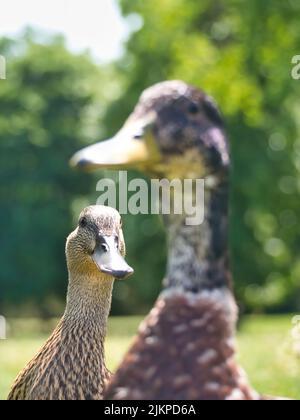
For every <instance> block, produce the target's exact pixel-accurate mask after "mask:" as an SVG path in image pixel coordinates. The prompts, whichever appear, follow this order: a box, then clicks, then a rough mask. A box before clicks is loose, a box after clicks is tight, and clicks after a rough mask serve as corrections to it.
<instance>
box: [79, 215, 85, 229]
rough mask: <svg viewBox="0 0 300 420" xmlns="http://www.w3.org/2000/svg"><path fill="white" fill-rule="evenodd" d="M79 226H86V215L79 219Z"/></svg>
mask: <svg viewBox="0 0 300 420" xmlns="http://www.w3.org/2000/svg"><path fill="white" fill-rule="evenodd" d="M79 226H80V227H83V228H84V227H86V226H87V219H86V217H82V218H81V219H80V220H79Z"/></svg>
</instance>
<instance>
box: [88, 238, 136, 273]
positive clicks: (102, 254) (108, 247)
mask: <svg viewBox="0 0 300 420" xmlns="http://www.w3.org/2000/svg"><path fill="white" fill-rule="evenodd" d="M92 259H93V261H94V263H95V264H96V266H97V267H98V270H99V271H101V273H105V274H109V275H110V276H112V277H114V278H115V279H118V280H123V279H126V278H127V277H129V276H131V275H132V274H133V273H134V270H133V268H131V267H130V266H129V265H128V264H127V262H126V261H125V259H124V258H123V257H122V255H121V254H120V252H119V250H118V249H117V247H116V243H115V238H114V237H109V236H104V237H102V242H101V243H99V244H97V246H96V249H95V251H94V253H93V254H92Z"/></svg>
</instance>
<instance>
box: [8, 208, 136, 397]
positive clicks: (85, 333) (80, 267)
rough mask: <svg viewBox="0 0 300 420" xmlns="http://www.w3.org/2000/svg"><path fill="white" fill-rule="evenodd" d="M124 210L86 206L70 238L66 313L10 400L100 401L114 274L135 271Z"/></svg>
mask: <svg viewBox="0 0 300 420" xmlns="http://www.w3.org/2000/svg"><path fill="white" fill-rule="evenodd" d="M124 255H125V244H124V239H123V233H122V228H121V218H120V215H119V213H118V212H117V211H116V210H114V209H112V208H109V207H102V206H92V207H88V208H87V209H85V210H84V211H83V212H82V214H81V216H80V219H79V225H78V227H77V229H76V230H75V231H74V232H73V233H72V234H71V235H70V236H69V238H68V240H67V246H66V256H67V263H68V270H69V289H68V297H67V307H66V311H65V314H64V316H63V318H62V320H61V321H60V323H59V325H58V327H57V328H56V329H55V331H54V332H53V334H52V336H51V337H50V338H49V340H48V341H47V343H46V344H45V345H44V347H43V348H42V349H41V350H40V352H39V353H38V354H37V356H36V357H35V358H34V359H33V360H32V361H31V362H30V363H29V364H28V365H27V367H26V368H25V369H24V370H23V371H22V372H21V373H20V375H19V376H18V377H17V379H16V381H15V383H14V385H13V387H12V390H11V392H10V394H9V396H8V399H10V400H91V399H92V400H98V399H102V396H103V390H104V386H105V384H106V383H107V381H108V380H109V379H110V377H111V374H110V372H109V371H108V369H107V368H106V366H105V359H104V339H105V335H106V324H107V318H108V315H109V311H110V306H111V296H112V288H113V282H114V278H118V279H123V278H126V277H127V276H129V275H130V274H132V272H133V270H132V268H131V267H129V266H128V265H127V263H126V262H125V260H124V258H123V256H124Z"/></svg>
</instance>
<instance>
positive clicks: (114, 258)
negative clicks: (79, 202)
mask: <svg viewBox="0 0 300 420" xmlns="http://www.w3.org/2000/svg"><path fill="white" fill-rule="evenodd" d="M66 255H67V263H68V268H69V271H70V272H71V273H78V274H82V273H87V274H88V273H89V274H91V277H95V278H99V273H100V274H101V277H103V278H116V279H125V278H127V277H128V276H130V275H131V274H133V269H132V268H131V267H130V266H129V265H128V264H127V263H126V261H125V259H124V256H125V242H124V237H123V232H122V220H121V217H120V215H119V213H118V212H117V210H115V209H113V208H110V207H105V206H91V207H87V208H86V209H85V210H83V212H82V213H81V215H80V218H79V222H78V227H77V228H76V230H75V231H74V232H73V233H71V235H70V236H69V237H68V240H67V245H66Z"/></svg>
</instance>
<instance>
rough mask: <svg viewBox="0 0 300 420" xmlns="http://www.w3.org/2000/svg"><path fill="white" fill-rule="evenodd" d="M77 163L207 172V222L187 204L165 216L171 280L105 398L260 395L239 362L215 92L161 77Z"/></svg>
mask: <svg viewBox="0 0 300 420" xmlns="http://www.w3.org/2000/svg"><path fill="white" fill-rule="evenodd" d="M72 164H73V165H74V166H76V167H80V168H82V169H86V170H90V169H97V168H103V167H111V168H124V167H135V168H138V169H140V170H141V171H143V172H145V173H146V174H148V175H150V176H153V175H154V176H155V177H156V178H157V177H163V178H168V179H169V180H172V179H174V178H179V179H181V180H184V179H193V180H196V179H201V178H204V179H205V200H204V204H205V217H204V221H203V223H201V224H194V225H191V224H187V222H186V221H187V217H188V215H187V214H184V212H183V214H171V215H169V216H168V215H167V216H165V224H166V228H167V231H168V236H169V257H168V268H167V274H166V279H165V281H164V288H163V291H162V292H161V294H160V296H159V298H158V300H157V302H156V304H155V306H154V308H153V310H152V311H151V313H150V314H149V316H148V317H147V318H146V320H145V321H144V322H143V324H142V325H141V327H140V329H139V333H138V335H137V337H136V339H135V342H134V343H133V345H132V347H131V349H130V350H129V352H128V353H127V355H126V357H125V359H124V360H123V363H122V364H121V366H120V367H119V369H118V370H117V373H116V374H115V376H114V377H113V379H112V380H111V382H110V384H109V386H108V388H107V390H106V392H105V398H107V399H128V400H130V399H166V400H167V399H173V400H175V399H178V400H189V399H213V400H257V399H260V396H259V395H258V394H257V393H256V392H255V391H254V390H253V389H252V388H251V386H250V385H249V383H248V381H247V378H246V375H245V374H244V372H243V370H242V369H241V368H240V366H239V365H238V363H237V361H236V349H235V329H236V320H237V305H236V303H235V299H234V297H233V294H232V289H231V273H230V269H229V265H228V239H227V235H228V183H229V167H230V159H229V150H228V143H227V140H226V135H225V133H224V129H223V121H222V118H221V115H220V113H219V111H218V109H217V106H216V104H215V103H214V102H213V100H212V99H211V98H210V97H208V96H207V95H206V94H205V93H204V92H202V91H200V90H198V89H196V88H194V87H192V86H189V85H187V84H186V83H184V82H181V81H169V82H163V83H160V84H157V85H155V86H153V87H151V88H149V89H147V90H146V91H145V92H144V93H143V94H142V96H141V98H140V101H139V103H138V105H137V107H136V108H135V110H134V112H133V113H132V115H131V116H130V117H129V119H128V120H127V122H126V124H125V125H124V127H123V128H122V129H121V131H120V132H119V133H118V134H117V135H116V137H115V138H113V139H112V140H109V141H105V142H102V143H98V144H96V145H94V146H90V147H88V148H86V149H84V150H82V151H81V152H79V153H77V154H76V155H75V156H74V158H73V160H72ZM195 194H196V192H195V191H194V193H193V194H192V196H191V197H190V199H191V200H193V203H195V202H197V198H199V197H196V196H195ZM173 200H174V197H173ZM202 201H203V200H200V202H201V204H202ZM175 204H176V203H173V207H174V205H175ZM199 210H200V209H199ZM200 213H201V211H200Z"/></svg>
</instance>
